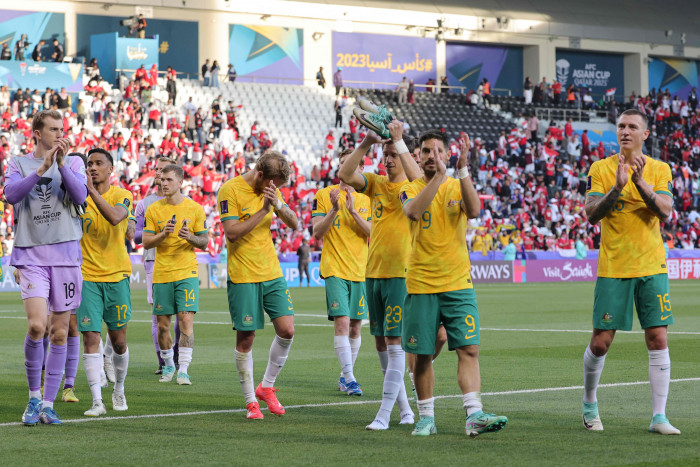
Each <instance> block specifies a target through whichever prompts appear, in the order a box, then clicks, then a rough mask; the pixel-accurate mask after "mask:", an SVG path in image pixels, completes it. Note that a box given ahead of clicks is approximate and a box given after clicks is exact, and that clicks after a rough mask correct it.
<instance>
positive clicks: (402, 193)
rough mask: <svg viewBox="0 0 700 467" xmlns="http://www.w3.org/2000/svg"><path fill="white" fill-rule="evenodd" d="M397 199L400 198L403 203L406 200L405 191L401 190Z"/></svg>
mask: <svg viewBox="0 0 700 467" xmlns="http://www.w3.org/2000/svg"><path fill="white" fill-rule="evenodd" d="M399 199H400V200H401V202H402V203H405V202H406V201H407V200H408V195H406V192H405V191H402V192H401V194H400V195H399Z"/></svg>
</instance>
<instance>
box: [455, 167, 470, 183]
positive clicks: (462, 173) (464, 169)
mask: <svg viewBox="0 0 700 467" xmlns="http://www.w3.org/2000/svg"><path fill="white" fill-rule="evenodd" d="M469 175H470V174H469V166H468V165H465V166H464V167H462V168H461V169H459V172H458V173H457V176H458V177H459V179H460V180H461V179H463V178H467V177H469Z"/></svg>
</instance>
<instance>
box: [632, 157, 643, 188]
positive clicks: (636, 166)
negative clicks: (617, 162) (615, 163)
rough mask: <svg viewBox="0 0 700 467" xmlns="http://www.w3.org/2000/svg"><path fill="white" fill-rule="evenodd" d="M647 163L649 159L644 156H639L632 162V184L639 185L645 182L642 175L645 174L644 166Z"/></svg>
mask: <svg viewBox="0 0 700 467" xmlns="http://www.w3.org/2000/svg"><path fill="white" fill-rule="evenodd" d="M646 163H647V158H646V157H644V154H642V155H639V156H634V157H633V158H632V161H631V163H630V166H631V167H632V182H633V183H635V184H637V183H639V182H641V181H642V180H644V178H643V177H642V175H643V174H644V166H645V165H646Z"/></svg>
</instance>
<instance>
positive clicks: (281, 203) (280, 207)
mask: <svg viewBox="0 0 700 467" xmlns="http://www.w3.org/2000/svg"><path fill="white" fill-rule="evenodd" d="M282 206H284V203H283V202H282V201H280V200H279V199H278V200H277V202H276V203H275V210H277V211H279V210H280V209H282Z"/></svg>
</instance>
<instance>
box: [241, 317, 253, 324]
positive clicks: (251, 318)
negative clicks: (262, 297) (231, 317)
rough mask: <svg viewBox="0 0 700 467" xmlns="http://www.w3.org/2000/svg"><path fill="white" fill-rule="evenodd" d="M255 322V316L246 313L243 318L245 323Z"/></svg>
mask: <svg viewBox="0 0 700 467" xmlns="http://www.w3.org/2000/svg"><path fill="white" fill-rule="evenodd" d="M252 323H253V317H252V316H250V315H246V316H245V318H243V324H252Z"/></svg>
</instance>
